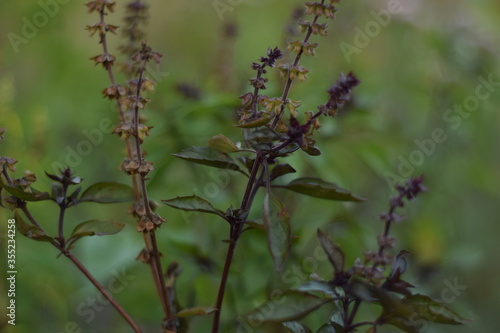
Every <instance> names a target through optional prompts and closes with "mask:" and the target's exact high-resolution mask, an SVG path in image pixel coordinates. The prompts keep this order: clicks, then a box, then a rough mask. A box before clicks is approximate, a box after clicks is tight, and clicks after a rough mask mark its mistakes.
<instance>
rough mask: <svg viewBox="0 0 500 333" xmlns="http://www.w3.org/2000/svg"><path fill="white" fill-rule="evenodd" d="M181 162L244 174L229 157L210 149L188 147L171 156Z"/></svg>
mask: <svg viewBox="0 0 500 333" xmlns="http://www.w3.org/2000/svg"><path fill="white" fill-rule="evenodd" d="M172 155H174V156H176V157H179V158H182V159H183V160H186V161H189V162H193V163H197V164H203V165H207V166H211V167H214V168H219V169H226V170H235V171H239V172H241V173H243V174H246V173H245V172H244V171H243V170H241V169H240V167H239V166H238V164H236V163H235V161H233V159H231V158H230V157H229V156H227V155H226V154H224V153H221V152H219V151H217V150H215V149H213V148H210V147H190V148H187V149H184V150H183V151H181V152H180V153H177V154H172Z"/></svg>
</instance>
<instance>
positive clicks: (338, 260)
mask: <svg viewBox="0 0 500 333" xmlns="http://www.w3.org/2000/svg"><path fill="white" fill-rule="evenodd" d="M318 240H319V243H320V244H321V247H322V248H323V250H324V251H325V253H326V255H327V257H328V260H329V261H330V263H331V264H332V266H333V270H334V272H335V275H337V274H339V273H340V272H342V271H343V270H344V252H342V250H341V249H340V247H339V246H338V245H337V244H335V243H334V242H332V240H331V239H330V238H328V236H327V235H325V234H324V233H323V232H322V231H321V229H318Z"/></svg>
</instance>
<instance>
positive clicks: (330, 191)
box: [274, 177, 365, 201]
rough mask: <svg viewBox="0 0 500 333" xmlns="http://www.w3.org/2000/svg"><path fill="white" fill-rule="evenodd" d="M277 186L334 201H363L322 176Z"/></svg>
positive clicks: (300, 179) (299, 179)
mask: <svg viewBox="0 0 500 333" xmlns="http://www.w3.org/2000/svg"><path fill="white" fill-rule="evenodd" d="M274 186H275V187H281V188H286V189H288V190H291V191H294V192H298V193H301V194H305V195H309V196H312V197H316V198H321V199H327V200H334V201H363V200H365V199H363V198H361V197H358V196H356V195H354V194H352V193H350V192H349V191H347V190H344V189H342V188H340V187H338V186H337V185H336V184H334V183H330V182H327V181H325V180H323V179H321V178H316V177H304V178H298V179H295V180H293V181H291V182H290V183H289V184H288V185H279V186H278V185H274Z"/></svg>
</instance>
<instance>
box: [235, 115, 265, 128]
mask: <svg viewBox="0 0 500 333" xmlns="http://www.w3.org/2000/svg"><path fill="white" fill-rule="evenodd" d="M273 118H274V114H268V115H264V116H263V117H261V118H258V119H255V120H252V121H249V122H247V123H245V124H239V125H235V126H236V127H240V128H255V127H259V126H264V125H265V124H267V123H268V122H270V121H271V119H273Z"/></svg>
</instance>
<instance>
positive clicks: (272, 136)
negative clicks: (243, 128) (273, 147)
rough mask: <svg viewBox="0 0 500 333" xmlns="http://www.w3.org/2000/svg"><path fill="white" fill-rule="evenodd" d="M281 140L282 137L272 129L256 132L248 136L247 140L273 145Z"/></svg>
mask: <svg viewBox="0 0 500 333" xmlns="http://www.w3.org/2000/svg"><path fill="white" fill-rule="evenodd" d="M279 139H280V136H279V135H278V134H277V133H276V132H275V131H273V130H272V129H270V128H267V127H266V128H262V129H258V130H254V131H252V132H251V133H249V134H248V135H247V136H246V140H248V141H253V142H256V143H272V142H274V141H277V140H279Z"/></svg>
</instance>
